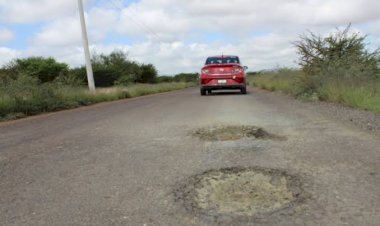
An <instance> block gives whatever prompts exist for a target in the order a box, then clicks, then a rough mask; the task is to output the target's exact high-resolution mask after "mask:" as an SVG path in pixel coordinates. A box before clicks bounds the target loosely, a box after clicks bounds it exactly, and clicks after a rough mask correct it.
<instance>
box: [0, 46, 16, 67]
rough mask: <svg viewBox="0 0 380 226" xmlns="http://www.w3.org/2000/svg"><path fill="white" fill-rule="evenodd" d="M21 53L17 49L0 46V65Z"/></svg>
mask: <svg viewBox="0 0 380 226" xmlns="http://www.w3.org/2000/svg"><path fill="white" fill-rule="evenodd" d="M20 55H21V53H20V52H19V51H17V50H14V49H10V48H6V47H0V65H4V64H7V63H9V62H10V61H11V60H13V59H15V58H17V57H19V56H20Z"/></svg>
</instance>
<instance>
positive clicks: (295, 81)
mask: <svg viewBox="0 0 380 226" xmlns="http://www.w3.org/2000/svg"><path fill="white" fill-rule="evenodd" d="M365 39H366V36H363V35H361V34H360V33H356V32H352V31H351V29H350V26H348V27H347V28H346V29H344V30H337V31H336V32H335V33H333V34H330V35H329V36H327V37H322V36H319V35H316V34H314V33H312V32H310V33H309V34H307V35H304V36H302V37H301V40H299V41H297V42H295V43H294V44H295V47H296V48H297V50H298V53H299V56H300V66H301V68H300V69H289V68H280V69H276V70H271V71H261V72H256V73H251V74H250V76H249V81H250V83H251V84H254V85H255V86H257V87H260V88H263V89H268V90H271V91H275V90H278V91H282V92H284V93H288V94H291V95H295V96H297V97H302V98H308V99H315V100H323V101H332V102H338V103H342V104H344V105H347V106H351V107H356V108H360V109H366V110H371V111H374V112H378V113H380V52H379V50H376V51H369V50H367V46H366V42H365Z"/></svg>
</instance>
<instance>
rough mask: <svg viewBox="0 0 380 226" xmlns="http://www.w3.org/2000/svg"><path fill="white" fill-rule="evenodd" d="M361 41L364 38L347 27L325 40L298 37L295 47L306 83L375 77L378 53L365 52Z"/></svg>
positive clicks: (363, 40)
mask: <svg viewBox="0 0 380 226" xmlns="http://www.w3.org/2000/svg"><path fill="white" fill-rule="evenodd" d="M365 39H366V36H363V35H361V34H360V33H358V32H352V31H351V26H350V25H348V26H347V27H346V28H345V29H343V30H339V29H338V30H337V31H336V32H335V33H333V34H330V35H329V36H327V37H322V36H320V35H316V34H314V33H312V32H309V34H307V35H303V36H301V40H300V41H297V42H295V46H296V47H297V50H298V53H299V55H300V66H301V67H302V69H303V70H304V72H305V74H306V75H307V76H308V77H309V78H307V80H308V81H309V82H310V84H311V85H316V82H317V81H318V80H321V79H320V77H342V78H344V77H377V76H379V74H380V70H379V62H380V57H379V56H380V52H379V50H376V51H372V52H371V51H368V50H367V49H366V43H365ZM313 77H314V78H313Z"/></svg>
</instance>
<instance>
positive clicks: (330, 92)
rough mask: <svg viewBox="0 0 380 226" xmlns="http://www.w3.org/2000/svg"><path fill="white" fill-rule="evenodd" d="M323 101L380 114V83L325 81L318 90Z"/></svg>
mask: <svg viewBox="0 0 380 226" xmlns="http://www.w3.org/2000/svg"><path fill="white" fill-rule="evenodd" d="M317 93H318V95H319V97H320V99H321V100H326V101H332V102H339V103H342V104H345V105H348V106H351V107H356V108H360V109H365V110H371V111H374V112H378V113H380V81H375V82H369V81H360V80H358V81H355V80H351V81H347V80H337V79H332V80H328V81H325V82H324V83H323V84H322V86H321V87H320V88H319V89H318V90H317Z"/></svg>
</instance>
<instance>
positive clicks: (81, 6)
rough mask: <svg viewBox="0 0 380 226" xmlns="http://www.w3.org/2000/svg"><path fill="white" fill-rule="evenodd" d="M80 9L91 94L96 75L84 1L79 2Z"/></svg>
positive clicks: (93, 89)
mask: <svg viewBox="0 0 380 226" xmlns="http://www.w3.org/2000/svg"><path fill="white" fill-rule="evenodd" d="M78 8H79V16H80V22H81V27H82V39H83V48H84V55H85V58H86V70H87V81H88V88H89V89H90V91H91V92H94V91H95V83H94V73H93V71H92V65H91V57H90V49H89V47H88V37H87V30H86V21H85V18H84V9H83V0H78Z"/></svg>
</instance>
